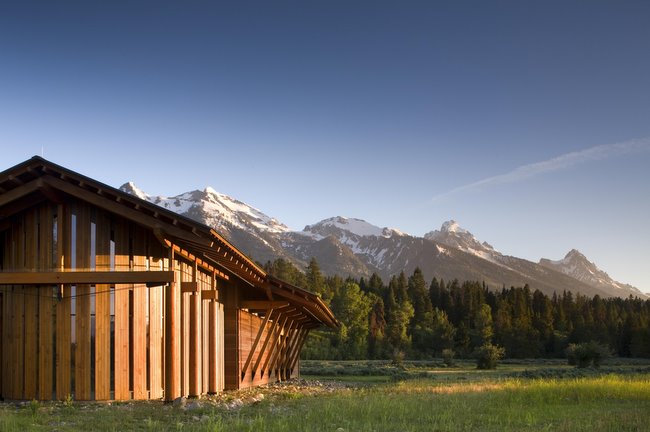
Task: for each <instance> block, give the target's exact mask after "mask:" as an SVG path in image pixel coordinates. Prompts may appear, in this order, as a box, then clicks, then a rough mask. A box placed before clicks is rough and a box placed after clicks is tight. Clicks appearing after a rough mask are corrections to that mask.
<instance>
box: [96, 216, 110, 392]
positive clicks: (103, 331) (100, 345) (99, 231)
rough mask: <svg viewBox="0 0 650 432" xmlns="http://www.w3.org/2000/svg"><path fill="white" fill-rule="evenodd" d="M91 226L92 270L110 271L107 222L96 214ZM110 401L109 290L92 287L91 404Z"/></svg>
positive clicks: (106, 218)
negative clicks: (92, 375)
mask: <svg viewBox="0 0 650 432" xmlns="http://www.w3.org/2000/svg"><path fill="white" fill-rule="evenodd" d="M95 220H96V222H95V226H96V229H95V238H96V240H95V268H96V270H98V271H108V270H111V221H110V218H109V217H108V215H107V214H106V213H105V212H103V211H101V210H98V211H97V217H96V219H95ZM110 397H111V286H110V285H109V284H98V285H96V286H95V400H108V399H110Z"/></svg>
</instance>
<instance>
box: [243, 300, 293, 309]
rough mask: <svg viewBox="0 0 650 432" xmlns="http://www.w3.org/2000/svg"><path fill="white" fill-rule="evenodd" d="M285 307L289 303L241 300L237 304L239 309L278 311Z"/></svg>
mask: <svg viewBox="0 0 650 432" xmlns="http://www.w3.org/2000/svg"><path fill="white" fill-rule="evenodd" d="M285 306H289V302H287V301H269V300H243V301H241V302H239V307H240V308H241V309H254V310H266V309H278V308H281V307H285Z"/></svg>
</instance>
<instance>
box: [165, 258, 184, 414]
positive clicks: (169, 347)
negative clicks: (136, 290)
mask: <svg viewBox="0 0 650 432" xmlns="http://www.w3.org/2000/svg"><path fill="white" fill-rule="evenodd" d="M169 265H170V270H172V271H173V272H174V278H175V279H176V280H178V283H177V282H175V281H174V282H171V283H169V284H168V285H167V287H165V400H166V401H168V402H171V401H173V400H174V399H176V398H177V397H179V396H180V395H181V369H180V357H181V345H180V344H181V335H180V324H181V310H180V306H181V287H180V272H179V271H178V270H177V269H176V268H175V258H174V251H173V250H172V251H170V257H169Z"/></svg>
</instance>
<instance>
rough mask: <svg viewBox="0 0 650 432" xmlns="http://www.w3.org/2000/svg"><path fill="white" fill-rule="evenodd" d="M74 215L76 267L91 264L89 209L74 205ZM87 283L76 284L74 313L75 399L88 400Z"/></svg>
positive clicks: (88, 334) (87, 266) (79, 267)
mask: <svg viewBox="0 0 650 432" xmlns="http://www.w3.org/2000/svg"><path fill="white" fill-rule="evenodd" d="M76 213H77V217H76V225H77V226H76V234H77V238H76V244H75V246H76V261H77V262H76V268H78V269H89V268H90V209H89V208H88V206H86V205H83V204H79V205H77V210H76ZM90 294H91V290H90V285H87V284H79V285H77V288H76V298H75V306H76V311H75V312H76V316H75V337H76V349H75V366H74V376H75V399H77V400H90V391H91V382H90V378H91V377H90V371H91V369H90V350H91V345H90V344H91V341H90V330H91V329H90Z"/></svg>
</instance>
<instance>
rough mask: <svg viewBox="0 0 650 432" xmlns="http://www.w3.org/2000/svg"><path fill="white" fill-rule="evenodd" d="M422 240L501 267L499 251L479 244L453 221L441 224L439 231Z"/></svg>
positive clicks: (429, 233)
mask: <svg viewBox="0 0 650 432" xmlns="http://www.w3.org/2000/svg"><path fill="white" fill-rule="evenodd" d="M424 238H425V239H428V240H433V241H435V242H438V243H442V244H444V245H446V246H450V247H453V248H456V249H460V250H461V251H463V252H467V253H470V254H472V255H475V256H477V257H479V258H483V259H485V260H488V261H492V262H494V263H495V264H499V265H503V264H502V263H501V262H500V261H499V258H501V257H502V255H501V253H500V252H499V251H497V250H496V249H494V248H493V247H492V245H490V244H489V243H487V242H480V241H479V240H478V239H477V238H476V237H474V235H473V234H472V233H471V232H469V231H467V230H466V229H464V228H461V227H460V225H458V222H456V221H455V220H449V221H447V222H445V223H443V224H442V226H441V227H440V230H435V231H431V232H428V233H426V234H425V235H424Z"/></svg>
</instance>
